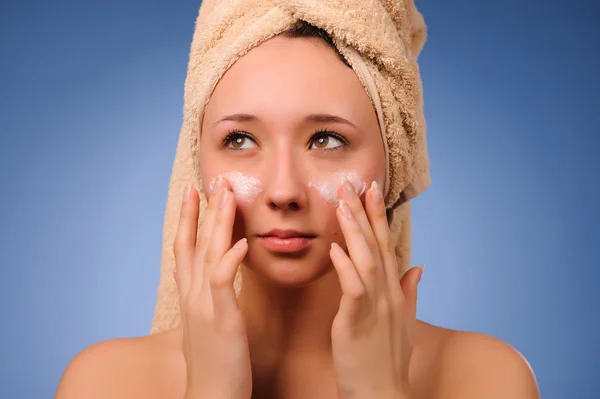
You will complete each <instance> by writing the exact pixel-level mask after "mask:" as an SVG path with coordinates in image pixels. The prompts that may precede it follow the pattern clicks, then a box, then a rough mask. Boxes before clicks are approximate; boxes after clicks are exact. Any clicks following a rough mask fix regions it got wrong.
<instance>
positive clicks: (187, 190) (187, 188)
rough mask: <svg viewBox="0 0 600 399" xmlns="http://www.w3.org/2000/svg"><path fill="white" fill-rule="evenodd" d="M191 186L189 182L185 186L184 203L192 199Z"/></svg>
mask: <svg viewBox="0 0 600 399" xmlns="http://www.w3.org/2000/svg"><path fill="white" fill-rule="evenodd" d="M190 188H191V185H190V184H188V185H187V186H185V190H184V191H183V203H184V204H185V203H186V202H187V201H188V200H189V199H190Z"/></svg>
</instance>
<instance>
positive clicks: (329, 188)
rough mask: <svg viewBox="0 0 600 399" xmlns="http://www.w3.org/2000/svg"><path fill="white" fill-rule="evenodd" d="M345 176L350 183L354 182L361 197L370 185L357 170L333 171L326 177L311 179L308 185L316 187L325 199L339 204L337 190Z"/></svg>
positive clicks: (353, 184) (355, 188)
mask: <svg viewBox="0 0 600 399" xmlns="http://www.w3.org/2000/svg"><path fill="white" fill-rule="evenodd" d="M343 177H345V178H346V179H347V180H348V181H349V182H350V184H352V186H353V187H354V190H356V194H358V196H359V197H360V196H361V195H363V194H364V193H365V192H366V191H367V188H368V187H369V185H368V183H367V182H365V181H364V180H363V179H362V178H361V177H360V176H359V175H358V173H356V172H338V173H332V174H330V175H327V176H326V177H324V178H319V179H314V180H311V181H310V182H309V183H308V187H313V188H315V189H316V190H317V191H318V192H319V194H320V195H321V197H323V199H324V200H325V201H327V202H330V203H332V204H334V205H337V204H338V201H339V197H338V193H337V190H338V187H339V185H340V184H341V182H342V178H343Z"/></svg>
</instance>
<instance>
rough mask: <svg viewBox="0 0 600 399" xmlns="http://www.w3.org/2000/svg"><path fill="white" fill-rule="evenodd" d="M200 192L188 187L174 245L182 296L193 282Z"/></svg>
mask: <svg viewBox="0 0 600 399" xmlns="http://www.w3.org/2000/svg"><path fill="white" fill-rule="evenodd" d="M198 199H199V198H198V192H197V191H196V190H195V189H194V188H193V187H191V186H187V187H186V189H185V192H184V199H183V203H182V206H181V212H180V216H179V225H178V226H177V233H176V234H175V241H174V243H173V255H174V256H175V267H176V270H177V274H178V279H179V283H180V284H179V292H180V295H182V296H186V295H187V293H188V291H189V289H190V285H191V280H192V266H193V264H194V252H195V247H196V231H197V229H198Z"/></svg>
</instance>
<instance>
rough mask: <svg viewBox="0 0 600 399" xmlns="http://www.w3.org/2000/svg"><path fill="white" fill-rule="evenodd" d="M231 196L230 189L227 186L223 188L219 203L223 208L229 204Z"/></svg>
mask: <svg viewBox="0 0 600 399" xmlns="http://www.w3.org/2000/svg"><path fill="white" fill-rule="evenodd" d="M228 198H229V190H227V189H226V188H224V189H222V190H221V202H220V203H219V208H220V209H223V207H225V204H227V199H228Z"/></svg>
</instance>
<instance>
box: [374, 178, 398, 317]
mask: <svg viewBox="0 0 600 399" xmlns="http://www.w3.org/2000/svg"><path fill="white" fill-rule="evenodd" d="M365 207H366V210H367V217H368V219H369V223H370V226H372V228H373V232H374V235H375V239H376V241H377V246H378V248H379V250H380V256H381V260H382V263H383V267H382V268H383V269H384V274H383V275H384V283H385V285H386V289H387V292H388V298H389V300H390V304H391V305H392V307H393V308H394V309H396V310H399V309H400V306H402V302H403V298H402V292H401V290H400V286H399V284H398V281H399V279H400V276H399V274H398V260H397V259H396V252H395V248H394V243H393V242H392V237H391V234H390V228H389V224H388V220H387V215H386V210H385V204H384V203H383V197H382V195H381V191H380V190H379V185H378V184H377V182H375V181H373V183H372V184H371V188H370V189H369V191H368V192H367V195H366V198H365Z"/></svg>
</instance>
